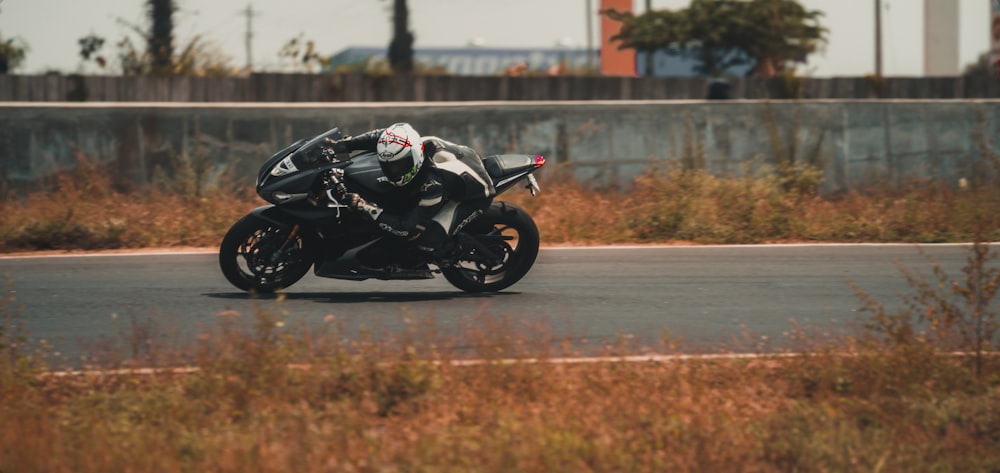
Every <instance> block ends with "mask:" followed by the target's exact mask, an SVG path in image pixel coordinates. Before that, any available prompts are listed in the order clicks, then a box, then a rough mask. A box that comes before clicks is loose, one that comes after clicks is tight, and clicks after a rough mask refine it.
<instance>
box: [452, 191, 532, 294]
mask: <svg viewBox="0 0 1000 473" xmlns="http://www.w3.org/2000/svg"><path fill="white" fill-rule="evenodd" d="M463 231H464V232H466V233H472V234H478V235H488V234H496V233H499V234H503V235H505V236H513V237H515V239H513V240H507V241H500V242H499V243H497V244H495V245H494V246H493V247H491V248H490V249H491V250H493V251H494V252H497V253H498V254H503V255H504V261H503V262H502V263H501V264H500V265H497V266H494V267H492V268H482V267H476V266H475V265H474V264H473V263H472V262H469V261H462V259H461V258H460V259H459V262H458V264H459V266H453V267H449V268H442V270H441V273H442V274H443V275H444V277H445V279H447V280H448V282H449V283H451V284H452V285H453V286H455V287H457V288H459V289H461V290H463V291H466V292H496V291H501V290H504V289H506V288H508V287H510V286H511V285H513V284H514V283H516V282H518V281H520V280H521V278H523V277H524V275H525V274H528V270H530V269H531V266H532V265H533V264H535V258H536V257H538V245H539V238H538V227H537V226H535V221H534V220H532V219H531V216H530V215H528V213H527V212H525V211H524V209H522V208H520V207H518V206H516V205H514V204H511V203H509V202H494V203H493V204H492V205H491V206H490V208H489V209H487V210H486V213H484V214H483V216H481V217H479V218H478V219H477V220H476V221H475V222H474V223H473V224H472V225H470V226H469V227H468V228H466V229H465V230H463Z"/></svg>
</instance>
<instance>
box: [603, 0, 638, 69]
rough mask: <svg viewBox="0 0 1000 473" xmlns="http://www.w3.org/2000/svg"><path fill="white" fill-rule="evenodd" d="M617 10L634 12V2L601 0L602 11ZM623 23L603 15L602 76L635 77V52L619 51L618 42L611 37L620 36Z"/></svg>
mask: <svg viewBox="0 0 1000 473" xmlns="http://www.w3.org/2000/svg"><path fill="white" fill-rule="evenodd" d="M606 9H615V10H618V11H632V0H601V11H604V10H606ZM620 29H621V23H619V22H617V21H613V20H611V19H609V18H608V17H606V16H604V15H601V74H602V75H606V76H634V75H635V50H633V49H622V50H619V49H618V45H619V44H621V43H618V42H617V41H616V42H614V43H612V42H611V37H612V36H614V35H616V34H618V30H620Z"/></svg>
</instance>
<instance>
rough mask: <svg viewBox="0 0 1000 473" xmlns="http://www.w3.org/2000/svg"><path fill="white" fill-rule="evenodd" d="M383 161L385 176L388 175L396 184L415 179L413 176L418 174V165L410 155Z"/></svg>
mask: <svg viewBox="0 0 1000 473" xmlns="http://www.w3.org/2000/svg"><path fill="white" fill-rule="evenodd" d="M381 163H382V172H383V173H385V177H388V178H389V181H390V182H392V183H394V184H398V185H403V184H406V183H408V182H410V181H411V180H413V176H416V175H417V171H418V169H417V165H416V164H414V162H413V159H412V158H411V157H410V156H406V157H404V158H403V159H397V160H394V161H382V162H381Z"/></svg>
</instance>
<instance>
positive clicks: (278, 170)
mask: <svg viewBox="0 0 1000 473" xmlns="http://www.w3.org/2000/svg"><path fill="white" fill-rule="evenodd" d="M298 170H299V168H297V167H295V163H293V162H292V156H291V155H288V156H286V157H285V159H282V160H281V162H280V163H278V165H277V166H275V167H273V168H271V175H272V176H274V177H279V176H284V175H286V174H291V173H293V172H295V171H298Z"/></svg>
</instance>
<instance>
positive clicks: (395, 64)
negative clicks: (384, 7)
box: [389, 0, 413, 74]
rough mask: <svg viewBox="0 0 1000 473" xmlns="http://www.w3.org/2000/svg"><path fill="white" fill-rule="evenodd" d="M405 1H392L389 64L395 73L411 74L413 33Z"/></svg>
mask: <svg viewBox="0 0 1000 473" xmlns="http://www.w3.org/2000/svg"><path fill="white" fill-rule="evenodd" d="M409 22H410V13H409V9H408V8H407V6H406V0H393V8H392V42H390V43H389V64H390V65H391V66H392V70H394V71H396V73H402V74H409V73H411V72H413V33H412V32H411V31H410V29H409V28H410V25H409Z"/></svg>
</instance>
